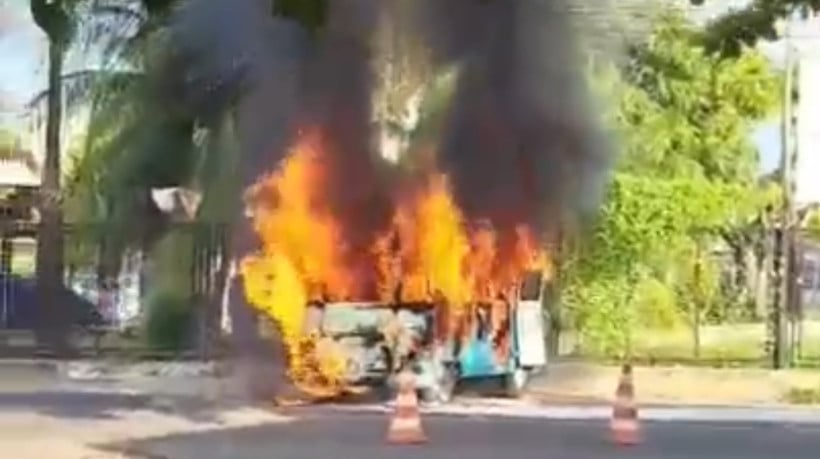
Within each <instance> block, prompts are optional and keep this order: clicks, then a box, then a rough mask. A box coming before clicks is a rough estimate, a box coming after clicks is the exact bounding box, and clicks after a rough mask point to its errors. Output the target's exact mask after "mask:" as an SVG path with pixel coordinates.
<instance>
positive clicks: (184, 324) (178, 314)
mask: <svg viewBox="0 0 820 459" xmlns="http://www.w3.org/2000/svg"><path fill="white" fill-rule="evenodd" d="M147 312H148V314H147V317H146V322H145V340H146V344H147V345H148V347H150V348H151V349H154V350H162V351H179V350H181V349H182V348H183V346H184V345H185V342H186V338H187V337H188V331H189V329H190V325H191V322H192V319H193V309H192V308H191V307H190V304H189V302H188V300H187V299H186V298H184V297H183V296H182V295H179V294H177V293H171V292H160V293H157V294H156V295H155V296H154V297H153V298H151V299H150V300H149V303H148V311H147Z"/></svg>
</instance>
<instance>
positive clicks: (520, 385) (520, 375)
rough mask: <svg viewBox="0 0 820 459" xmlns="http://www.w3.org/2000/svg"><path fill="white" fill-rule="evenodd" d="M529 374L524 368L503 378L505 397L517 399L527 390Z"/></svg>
mask: <svg viewBox="0 0 820 459" xmlns="http://www.w3.org/2000/svg"><path fill="white" fill-rule="evenodd" d="M529 380H530V372H529V370H527V369H526V368H520V367H518V368H516V369H514V370H513V371H512V372H510V373H509V374H507V375H506V376H505V377H504V388H505V391H506V393H507V396H509V397H514V398H518V397H520V396H521V395H522V394H523V393H524V391H525V390H526V389H527V383H529Z"/></svg>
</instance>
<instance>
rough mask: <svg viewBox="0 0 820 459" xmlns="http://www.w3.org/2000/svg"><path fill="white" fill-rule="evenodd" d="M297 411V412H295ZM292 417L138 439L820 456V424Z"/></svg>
mask: <svg viewBox="0 0 820 459" xmlns="http://www.w3.org/2000/svg"><path fill="white" fill-rule="evenodd" d="M294 414H296V413H294ZM300 418H301V419H300V420H299V421H296V422H295V423H290V424H281V425H270V426H258V427H251V428H243V429H236V430H225V431H218V432H208V433H198V434H190V435H180V436H171V437H167V438H161V439H149V440H145V441H141V442H138V443H135V444H133V445H132V447H133V449H132V452H133V451H138V452H140V453H141V454H143V457H149V458H163V459H164V458H168V459H217V458H218V459H223V458H224V459H268V458H271V457H275V458H277V459H364V458H367V459H393V458H396V459H404V458H407V459H411V458H412V459H420V458H425V459H467V458H469V459H496V458H500V457H505V456H509V457H513V458H516V459H535V458H538V459H544V458H561V459H573V458H578V459H596V458H617V457H624V458H626V457H629V458H646V459H650V458H651V459H661V458H664V459H675V458H680V459H693V458H697V459H713V458H714V459H735V458H736V459H758V458H759V459H771V458H775V457H781V458H789V459H800V458H806V459H808V458H813V459H814V458H817V451H818V449H820V435H818V433H820V427H818V426H816V425H815V426H805V425H804V426H799V427H798V426H784V425H773V424H760V423H757V424H742V423H734V424H727V423H712V424H710V423H681V422H663V423H652V424H648V425H646V424H645V425H644V430H645V431H644V434H645V441H644V443H643V444H641V445H639V446H636V447H631V448H624V447H618V446H615V445H613V444H612V443H611V442H610V441H609V439H608V432H607V425H606V423H605V422H602V421H600V420H598V421H594V420H587V421H584V420H575V421H567V420H545V419H533V418H530V419H516V418H509V417H504V418H496V417H492V418H491V417H485V418H476V417H454V416H427V417H426V418H425V419H424V425H425V430H426V432H427V434H428V436H429V443H427V444H426V445H422V446H392V445H387V444H386V443H385V438H384V435H385V429H386V426H387V424H386V423H387V420H386V418H385V416H384V415H378V414H372V413H371V414H352V413H327V412H324V413H323V412H319V411H308V412H302V414H301V415H300Z"/></svg>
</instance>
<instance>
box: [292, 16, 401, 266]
mask: <svg viewBox="0 0 820 459" xmlns="http://www.w3.org/2000/svg"><path fill="white" fill-rule="evenodd" d="M384 3H385V2H373V1H370V0H334V1H331V2H329V11H328V17H327V24H326V27H325V29H324V30H323V32H322V33H323V36H322V39H321V41H320V42H319V43H318V47H317V49H316V50H315V53H314V54H313V55H312V56H311V59H310V60H309V61H308V67H307V72H306V82H305V86H304V87H303V94H304V101H305V105H304V107H303V114H302V115H301V116H300V119H304V120H306V123H304V124H306V125H308V126H319V127H321V129H322V131H321V132H322V134H323V140H324V143H323V145H324V147H325V148H326V153H327V157H326V160H327V167H326V170H325V172H326V173H327V180H328V183H326V186H327V189H326V194H327V196H326V198H327V203H328V204H329V207H330V210H331V212H332V213H333V215H334V216H335V218H336V219H337V220H338V221H339V222H340V226H341V228H342V231H343V232H344V234H343V240H344V241H346V244H347V245H348V247H347V248H348V251H349V253H350V254H366V253H367V249H368V247H369V246H370V244H371V243H372V241H373V239H374V236H375V235H376V234H378V232H380V231H382V230H383V229H384V228H385V226H386V225H387V222H388V220H389V218H390V215H391V202H390V201H391V200H390V186H389V182H388V179H387V176H386V175H385V174H384V173H383V171H380V170H379V169H380V168H379V155H378V152H377V151H376V150H375V148H374V143H373V139H374V132H373V115H372V93H373V90H374V86H375V76H374V70H373V58H374V56H373V55H372V51H371V46H370V45H371V43H372V39H373V37H374V35H375V34H376V29H377V27H378V21H379V19H380V17H381V14H382V8H383V7H384Z"/></svg>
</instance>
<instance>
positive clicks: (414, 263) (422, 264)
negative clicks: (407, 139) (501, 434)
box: [242, 131, 546, 393]
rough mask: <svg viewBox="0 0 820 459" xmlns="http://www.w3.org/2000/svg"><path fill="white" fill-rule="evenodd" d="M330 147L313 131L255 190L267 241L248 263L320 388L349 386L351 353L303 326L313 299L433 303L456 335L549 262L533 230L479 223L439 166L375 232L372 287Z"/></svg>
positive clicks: (296, 373) (292, 358)
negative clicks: (340, 199)
mask: <svg viewBox="0 0 820 459" xmlns="http://www.w3.org/2000/svg"><path fill="white" fill-rule="evenodd" d="M327 154H329V153H328V152H326V151H325V149H324V146H323V142H322V139H321V136H320V134H319V132H318V131H317V132H312V133H308V134H306V135H304V136H302V137H301V138H300V139H299V141H298V143H297V144H296V145H295V147H294V148H293V149H292V150H291V151H290V152H289V155H288V157H287V158H286V159H285V161H284V162H283V163H282V165H281V167H280V168H279V169H278V170H277V171H276V172H274V173H273V174H270V175H267V176H265V177H263V178H262V179H261V180H260V181H259V182H258V183H257V184H256V185H255V186H253V187H252V188H251V189H249V190H248V202H249V205H250V207H251V210H252V219H253V224H254V229H255V231H256V233H257V234H258V235H259V238H260V240H261V248H260V250H259V252H258V253H256V254H253V255H251V256H249V257H247V258H246V259H245V260H244V262H243V264H242V274H243V277H244V284H245V291H246V296H247V298H248V301H249V302H250V303H251V304H253V305H254V306H255V307H256V308H258V309H259V310H261V311H262V312H264V313H265V314H267V315H268V316H270V317H271V318H272V319H274V320H275V321H276V322H277V323H278V324H279V325H280V328H281V332H282V335H283V338H284V342H285V344H286V346H287V348H288V353H289V368H290V376H291V378H292V379H293V380H294V382H296V383H297V385H301V387H303V388H305V387H307V388H309V389H310V390H312V391H313V392H314V393H316V392H322V393H333V392H338V391H341V390H343V389H344V387H343V386H344V383H343V382H342V379H343V378H342V375H343V372H344V356H342V355H341V354H340V352H339V351H338V350H334V349H331V347H332V346H328V345H327V343H326V342H325V343H324V346H320V342H322V341H321V340H320V339H319V338H318V337H316V336H313V335H310V334H307V332H306V331H305V330H304V329H303V328H304V321H305V313H306V305H307V303H308V301H310V300H313V299H317V298H319V297H322V298H324V299H333V298H336V299H339V298H352V297H358V298H356V299H362V300H367V299H373V300H375V299H380V300H381V301H382V302H388V303H392V302H394V301H399V302H426V303H433V304H435V305H436V307H438V308H439V311H437V312H439V314H437V316H439V317H440V320H439V321H438V322H439V323H438V324H437V329H438V330H440V333H439V334H440V335H441V334H446V335H452V336H454V335H455V334H456V333H459V332H458V331H457V330H458V329H459V328H460V329H462V330H464V325H465V324H464V323H463V320H464V319H466V320H468V321H470V320H472V319H471V317H472V314H471V313H472V312H473V311H474V308H475V305H476V304H477V303H483V304H488V305H490V304H492V305H493V306H492V307H494V308H497V307H501V306H504V305H505V304H506V303H505V301H506V300H505V299H504V298H503V297H502V296H500V295H503V294H506V293H507V292H508V289H509V287H511V286H513V285H515V283H516V282H517V281H518V280H519V279H520V277H521V275H522V274H523V272H524V271H526V270H533V269H544V268H545V267H546V263H545V261H546V258H545V255H544V253H543V251H542V250H541V249H540V248H539V246H538V238H537V236H536V235H535V234H533V232H532V230H531V229H530V228H528V227H527V226H525V225H519V226H513V227H512V228H511V229H509V230H505V229H503V228H502V229H501V230H499V229H498V228H493V227H491V226H490V225H489V224H487V223H486V222H484V224H482V225H481V226H480V227H478V228H475V229H470V228H469V227H468V224H467V223H468V222H466V221H465V218H464V216H463V214H462V212H461V211H460V209H459V208H458V205H457V204H456V202H455V200H454V199H453V197H452V193H451V191H450V188H449V184H448V180H447V177H446V176H444V175H443V174H440V173H430V174H428V175H427V177H426V180H424V181H422V182H420V184H421V186H418V185H417V186H414V187H412V189H411V192H410V193H407V194H406V195H401V197H400V198H397V199H396V201H397V202H396V205H395V214H394V216H393V219H392V221H391V222H390V223H389V225H388V227H387V228H385V230H384V232H383V233H382V234H381V235H380V236H378V237H375V238H374V241H373V243H372V250H371V254H370V255H371V257H370V258H369V259H368V260H369V262H370V266H368V267H367V268H368V269H370V271H371V273H370V274H375V276H374V277H376V278H377V279H378V280H379V281H378V283H377V285H376V286H375V290H374V291H368V290H367V289H366V288H365V287H363V285H364V281H363V280H361V279H357V275H356V273H359V274H361V271H357V270H354V269H352V267H351V266H350V264H349V263H347V260H346V255H347V254H345V253H344V247H345V245H344V242H345V241H344V240H342V239H343V238H342V234H343V231H342V230H343V229H344V228H341V227H340V223H339V221H338V220H337V219H335V218H334V217H333V215H332V213H331V211H330V209H329V208H328V206H327V203H328V199H327V194H326V193H327V190H326V185H327V181H328V173H329V172H330V171H328V170H326V167H327V166H326V165H327V164H329V162H328V161H325V159H326V157H325V156H324V155H327ZM499 305H500V306H499ZM442 314H443V315H445V316H446V317H442ZM493 316H494V317H503V315H498V314H493ZM494 322H495V320H494ZM459 323H461V325H460V326H459V325H458V324H459ZM494 326H496V327H500V326H502V325H501V324H500V323H494ZM501 354H503V350H502V352H501Z"/></svg>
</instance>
